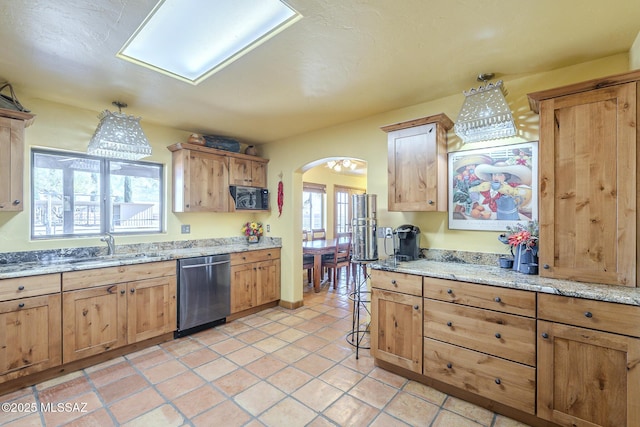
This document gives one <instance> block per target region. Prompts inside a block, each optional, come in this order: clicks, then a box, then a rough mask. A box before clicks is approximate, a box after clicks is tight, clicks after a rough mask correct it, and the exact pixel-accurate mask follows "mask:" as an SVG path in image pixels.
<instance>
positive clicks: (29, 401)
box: [0, 393, 37, 425]
mask: <svg viewBox="0 0 640 427" xmlns="http://www.w3.org/2000/svg"><path fill="white" fill-rule="evenodd" d="M2 403H11V404H15V408H16V409H17V408H18V406H26V407H29V408H32V407H34V405H37V403H36V397H35V395H33V394H31V393H30V394H27V395H21V396H19V397H17V398H15V399H12V400H8V399H7V400H5V399H4V396H3V398H2ZM27 415H29V412H28V411H21V412H20V411H0V425H5V424H8V423H10V422H14V421H16V420H19V419H23V418H25V417H26V416H27Z"/></svg>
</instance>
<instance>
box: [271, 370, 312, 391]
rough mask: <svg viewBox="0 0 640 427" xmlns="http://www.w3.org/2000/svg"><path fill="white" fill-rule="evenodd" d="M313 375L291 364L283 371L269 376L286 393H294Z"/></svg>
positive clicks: (272, 382)
mask: <svg viewBox="0 0 640 427" xmlns="http://www.w3.org/2000/svg"><path fill="white" fill-rule="evenodd" d="M312 378H313V377H312V376H311V375H309V374H307V373H305V372H302V371H301V370H299V369H296V368H294V367H291V366H287V367H286V368H284V369H282V370H281V371H278V372H276V373H275V374H273V375H272V376H270V377H269V378H267V381H269V382H270V383H271V384H273V385H274V386H276V387H278V388H279V389H280V390H282V391H284V392H285V393H292V392H294V391H295V390H297V389H298V388H300V387H301V386H302V385H304V384H306V383H307V382H309V381H310V380H311V379H312Z"/></svg>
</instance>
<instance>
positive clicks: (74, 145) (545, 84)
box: [0, 54, 630, 302]
mask: <svg viewBox="0 0 640 427" xmlns="http://www.w3.org/2000/svg"><path fill="white" fill-rule="evenodd" d="M629 64H630V61H629V55H628V54H620V55H615V56H612V57H608V58H603V59H600V60H597V61H592V62H589V63H584V64H579V65H576V66H572V67H567V68H563V69H559V70H554V71H551V72H546V73H540V74H533V75H525V76H513V77H507V78H504V81H505V86H506V88H507V89H508V91H509V95H508V97H507V100H508V101H509V103H510V106H511V108H512V110H513V112H514V117H515V120H516V124H517V126H518V135H517V137H514V138H510V139H507V140H498V141H493V142H491V143H488V144H487V143H484V144H474V145H473V147H471V148H479V147H483V146H488V145H498V144H508V143H516V142H525V141H533V140H537V138H538V117H537V116H536V115H534V114H533V113H531V112H530V111H529V107H528V104H527V97H526V94H527V93H529V92H534V91H538V90H543V89H549V88H553V87H557V86H562V85H565V84H569V83H575V82H579V81H583V80H588V79H591V78H596V77H602V76H606V75H610V74H616V73H620V72H624V71H627V70H628V69H629ZM477 85H478V83H477V82H475V81H472V79H470V81H469V88H471V87H474V86H477ZM390 87H392V85H390ZM18 89H19V88H18ZM463 100H464V96H463V95H462V93H459V94H454V95H451V96H449V97H446V98H442V99H438V100H436V101H432V102H426V103H423V104H419V105H414V106H410V107H407V108H403V109H399V110H393V111H389V112H386V113H382V114H378V115H375V116H371V117H368V118H365V119H362V120H358V121H354V122H349V123H345V124H342V125H339V126H334V127H331V128H326V129H321V130H318V131H314V132H310V133H307V134H304V135H299V136H296V137H292V138H288V139H286V140H283V141H279V142H276V143H272V144H267V145H263V146H260V147H259V150H260V152H261V155H262V156H263V157H266V158H269V159H271V160H270V163H269V178H268V179H269V183H268V187H269V189H270V191H271V193H272V195H271V202H272V206H273V209H272V212H271V213H270V214H256V215H249V214H219V213H210V214H204V213H197V214H194V213H186V214H173V213H171V212H170V208H169V209H168V210H169V212H168V214H167V232H166V233H164V234H161V235H150V236H122V237H118V238H117V240H118V243H119V244H126V243H138V242H155V241H169V240H187V239H198V238H210V237H229V236H239V235H240V226H241V224H242V223H243V222H245V221H247V220H249V219H258V220H261V221H263V222H264V223H265V224H270V225H271V232H270V233H268V235H271V236H276V237H281V238H282V241H283V249H282V299H283V300H284V301H289V302H296V301H301V300H302V281H301V280H300V278H301V277H302V263H301V260H302V250H301V247H300V230H301V228H302V224H301V216H300V211H301V206H302V181H303V172H304V171H306V170H307V169H308V167H309V166H308V165H309V164H311V163H313V162H317V161H319V160H321V159H326V158H331V157H336V156H341V157H353V158H358V159H363V160H365V161H366V162H367V163H368V170H367V172H368V173H367V184H366V186H367V192H368V193H371V194H377V195H378V198H377V202H378V203H377V204H378V225H380V226H389V227H397V226H398V225H401V224H405V223H411V224H416V225H418V226H419V227H420V228H421V230H422V236H421V241H420V242H421V246H423V247H428V248H439V249H461V250H470V251H481V252H493V253H497V252H500V253H502V252H504V246H503V245H502V244H501V243H499V242H498V241H497V238H496V237H497V234H498V233H496V232H479V231H475V232H474V231H459V230H456V231H452V230H448V228H447V215H446V214H441V213H399V212H388V210H387V154H386V150H387V141H386V134H385V133H384V132H382V131H381V130H380V127H381V126H384V125H387V124H391V123H397V122H401V121H406V120H409V119H413V118H417V117H422V116H428V115H432V114H437V113H441V112H444V113H446V114H447V115H448V116H449V117H450V118H451V119H452V120H454V121H455V119H456V116H457V113H458V111H459V109H460V107H461V105H462V102H463ZM21 102H22V103H23V104H24V105H26V106H27V107H29V108H30V109H31V110H32V111H33V112H34V113H35V114H37V117H36V120H35V123H34V125H33V126H31V127H29V128H27V130H26V147H25V158H26V159H29V153H30V151H29V149H30V147H33V146H38V147H55V148H57V149H67V150H73V151H81V152H84V151H86V146H87V143H88V141H89V139H90V138H91V135H92V134H93V131H94V130H95V127H96V125H97V123H98V120H97V118H96V115H97V112H95V111H88V110H82V109H77V108H73V107H70V106H66V105H62V104H57V103H53V102H49V101H43V100H39V99H27V98H25V99H23V98H22V97H21ZM127 113H128V114H134V115H141V116H142V122H141V123H142V127H143V129H144V130H145V132H146V133H147V136H148V137H149V140H150V141H151V144H152V146H153V149H154V154H153V156H152V157H151V158H150V159H149V160H151V161H155V162H161V163H164V164H165V165H166V166H167V167H166V169H165V174H166V176H165V181H166V184H167V186H166V188H167V190H166V193H167V194H166V195H167V201H168V202H167V206H168V207H170V202H169V201H170V200H171V191H172V190H171V185H170V177H171V170H170V164H171V156H170V152H169V151H168V150H167V149H166V148H165V147H166V146H168V145H171V144H173V143H175V142H179V141H185V140H186V138H187V137H188V135H189V133H190V132H189V131H188V130H187V131H183V130H177V129H170V128H166V127H163V126H159V125H154V124H152V123H146V122H145V120H144V113H143V112H140V113H139V112H136V111H135V110H132V111H127ZM464 148H466V147H464ZM459 149H461V147H460V143H459V140H458V139H457V137H455V135H454V134H453V132H450V134H449V151H456V150H459ZM280 173H282V180H283V185H284V193H285V196H284V208H283V212H282V215H281V216H280V217H279V216H278V211H277V209H276V197H277V195H276V189H277V183H278V181H279V179H280V178H279V174H280ZM29 175H30V167H29V162H27V165H26V168H25V173H24V182H25V202H26V201H28V200H29V198H30V192H29V183H30V179H29ZM29 205H30V204H29V203H25V211H24V212H22V213H17V214H12V213H0V252H10V251H22V250H36V249H49V248H65V247H73V246H95V245H101V244H102V243H101V242H99V241H98V239H97V238H74V239H62V240H59V239H56V240H50V241H35V242H34V241H31V240H30V238H29V215H30V212H31V210H30V206H29ZM181 224H190V225H191V234H189V235H183V234H180V225H181ZM542 244H544V242H542Z"/></svg>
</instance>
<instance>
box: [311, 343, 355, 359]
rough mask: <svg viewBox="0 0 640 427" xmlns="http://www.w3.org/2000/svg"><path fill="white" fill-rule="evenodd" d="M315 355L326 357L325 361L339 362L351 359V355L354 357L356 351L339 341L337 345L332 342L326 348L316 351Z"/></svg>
mask: <svg viewBox="0 0 640 427" xmlns="http://www.w3.org/2000/svg"><path fill="white" fill-rule="evenodd" d="M316 353H317V354H319V355H320V356H324V357H326V358H327V359H331V360H333V361H335V362H339V361H341V360H344V359H345V358H347V357H351V356H352V355H353V357H355V354H356V350H355V348H354V347H351V346H350V345H349V344H347V342H346V341H342V340H339V341H338V342H337V343H336V342H332V343H330V344H328V345H327V346H325V347H322V348H321V349H319V350H318V351H316Z"/></svg>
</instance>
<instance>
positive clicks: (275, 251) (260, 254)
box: [231, 248, 280, 265]
mask: <svg viewBox="0 0 640 427" xmlns="http://www.w3.org/2000/svg"><path fill="white" fill-rule="evenodd" d="M279 258H280V248H271V249H260V250H257V251H246V252H236V253H232V254H231V265H238V264H247V263H251V264H252V263H254V262H260V261H269V260H272V259H279Z"/></svg>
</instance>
